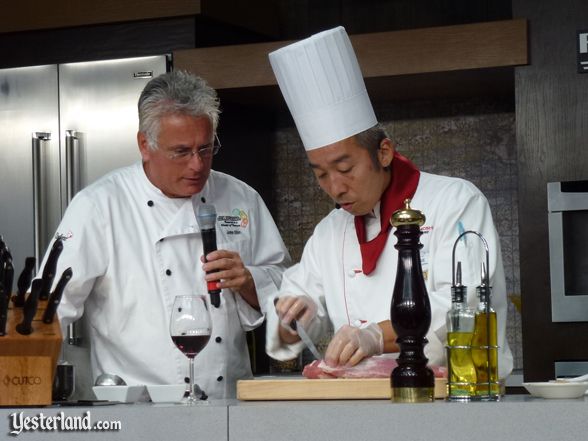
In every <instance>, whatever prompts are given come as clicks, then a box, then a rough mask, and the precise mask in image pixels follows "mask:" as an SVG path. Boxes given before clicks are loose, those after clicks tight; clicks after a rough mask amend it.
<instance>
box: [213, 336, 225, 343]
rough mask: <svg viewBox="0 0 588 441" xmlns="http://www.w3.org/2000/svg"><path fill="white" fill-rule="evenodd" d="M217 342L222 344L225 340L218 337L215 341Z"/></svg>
mask: <svg viewBox="0 0 588 441" xmlns="http://www.w3.org/2000/svg"><path fill="white" fill-rule="evenodd" d="M214 341H215V342H217V343H220V342H221V341H223V339H222V338H221V337H217V338H215V339H214Z"/></svg>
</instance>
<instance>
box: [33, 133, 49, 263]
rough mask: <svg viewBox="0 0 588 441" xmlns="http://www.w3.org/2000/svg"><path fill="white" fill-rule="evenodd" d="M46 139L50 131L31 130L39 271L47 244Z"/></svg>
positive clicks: (34, 215)
mask: <svg viewBox="0 0 588 441" xmlns="http://www.w3.org/2000/svg"><path fill="white" fill-rule="evenodd" d="M48 141H51V133H50V132H33V135H32V148H33V222H34V239H35V257H36V271H37V272H38V271H39V265H40V263H41V260H42V259H43V252H44V251H45V248H46V246H47V244H46V243H44V242H45V241H44V239H43V238H45V237H47V232H46V229H47V226H46V223H45V219H46V211H47V207H46V203H47V195H46V194H45V188H46V185H45V180H46V176H45V175H46V172H45V167H44V162H45V161H44V156H45V155H44V154H43V153H44V147H43V146H45V145H46V144H47V142H48Z"/></svg>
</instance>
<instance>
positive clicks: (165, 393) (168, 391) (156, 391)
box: [147, 384, 187, 403]
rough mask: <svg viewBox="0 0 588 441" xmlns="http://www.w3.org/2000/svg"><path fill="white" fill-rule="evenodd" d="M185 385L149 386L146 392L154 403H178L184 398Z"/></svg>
mask: <svg viewBox="0 0 588 441" xmlns="http://www.w3.org/2000/svg"><path fill="white" fill-rule="evenodd" d="M186 389H187V385H185V384H150V385H147V391H148V392H149V396H150V397H151V401H153V402H154V403H179V402H180V401H182V398H184V393H185V392H186Z"/></svg>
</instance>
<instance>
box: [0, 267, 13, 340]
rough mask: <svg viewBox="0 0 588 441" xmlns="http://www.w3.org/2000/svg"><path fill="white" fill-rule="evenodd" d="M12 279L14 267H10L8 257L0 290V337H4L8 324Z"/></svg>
mask: <svg viewBox="0 0 588 441" xmlns="http://www.w3.org/2000/svg"><path fill="white" fill-rule="evenodd" d="M13 279H14V267H13V266H12V259H11V258H10V257H8V258H7V259H6V260H5V261H4V271H3V279H2V282H1V283H2V287H1V288H0V291H1V294H0V335H6V323H7V322H8V304H9V302H10V294H11V291H12V282H13Z"/></svg>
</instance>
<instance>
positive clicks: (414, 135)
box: [271, 100, 522, 369]
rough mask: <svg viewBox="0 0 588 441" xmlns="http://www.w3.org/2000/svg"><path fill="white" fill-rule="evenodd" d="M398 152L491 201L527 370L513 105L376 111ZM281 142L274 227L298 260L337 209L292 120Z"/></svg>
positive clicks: (517, 350)
mask: <svg viewBox="0 0 588 441" xmlns="http://www.w3.org/2000/svg"><path fill="white" fill-rule="evenodd" d="M375 110H376V115H377V117H378V120H379V121H380V123H381V124H382V125H383V126H384V127H385V128H386V130H387V132H388V134H389V135H390V137H391V138H392V140H393V141H394V142H395V144H396V148H397V150H398V151H399V152H400V153H402V154H403V155H405V156H407V157H408V158H410V159H411V160H412V161H413V162H414V163H415V164H416V165H417V166H418V167H419V168H420V169H421V170H423V171H427V172H431V173H436V174H440V175H447V176H456V177H461V178H464V179H467V180H469V181H471V182H472V183H474V184H475V185H476V186H477V187H478V188H479V189H480V190H481V191H482V192H483V193H484V195H485V196H486V198H487V199H488V201H489V203H490V206H491V209H492V215H493V217H494V223H495V225H496V228H497V230H498V233H499V235H500V239H501V247H502V257H503V262H504V270H505V274H506V285H507V292H508V295H509V299H510V302H509V311H508V324H507V336H508V340H509V344H510V347H511V350H512V352H513V356H514V367H515V369H522V336H521V315H520V282H519V246H518V211H517V210H518V208H517V207H518V201H517V197H518V192H517V165H516V160H517V156H516V154H517V153H516V136H515V116H514V110H513V106H512V103H510V102H506V101H505V102H496V101H492V102H485V101H483V100H482V101H481V100H464V101H445V102H440V101H438V100H437V101H435V102H428V101H420V102H410V103H402V104H397V105H386V106H375ZM284 121H287V122H286V123H284V124H283V126H284V127H282V128H281V129H279V130H278V131H277V134H276V149H275V151H274V152H273V154H274V157H275V161H276V166H275V168H274V173H275V176H273V181H274V183H275V185H274V194H273V200H272V201H271V204H272V205H273V207H274V214H275V216H276V219H275V220H276V223H277V225H278V227H279V229H280V231H281V233H282V237H283V238H284V241H285V243H286V245H287V246H288V248H289V250H290V253H291V254H292V258H293V260H294V261H295V262H296V261H298V260H299V259H300V256H301V254H302V249H303V247H304V244H305V242H306V240H307V239H308V238H309V237H310V235H311V234H312V231H313V229H314V226H315V225H316V224H317V223H318V221H319V220H320V219H322V218H323V217H324V216H325V215H326V214H327V213H328V212H329V211H330V210H331V209H332V208H333V205H334V204H333V202H332V201H331V200H330V198H329V197H328V196H326V195H325V194H324V193H323V192H322V190H321V189H320V188H319V186H318V184H317V182H316V180H315V178H314V176H313V174H312V171H311V169H310V167H309V166H308V162H307V159H306V154H305V152H304V148H303V146H302V143H301V141H300V138H299V136H298V133H297V132H296V129H295V128H294V127H289V126H288V122H289V121H290V120H289V118H287V117H284Z"/></svg>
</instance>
